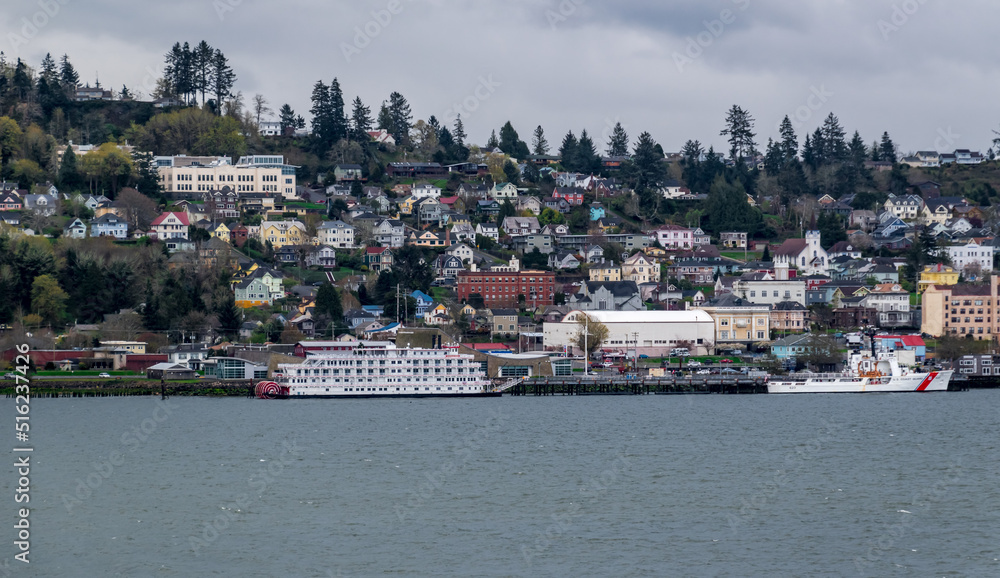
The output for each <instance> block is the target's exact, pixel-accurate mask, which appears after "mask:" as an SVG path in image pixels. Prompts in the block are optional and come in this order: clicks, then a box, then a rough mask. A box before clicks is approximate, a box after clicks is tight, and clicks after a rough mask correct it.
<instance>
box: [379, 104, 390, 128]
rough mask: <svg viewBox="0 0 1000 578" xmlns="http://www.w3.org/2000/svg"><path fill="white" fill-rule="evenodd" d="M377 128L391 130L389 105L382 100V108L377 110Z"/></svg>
mask: <svg viewBox="0 0 1000 578" xmlns="http://www.w3.org/2000/svg"><path fill="white" fill-rule="evenodd" d="M377 122H378V128H379V129H381V130H384V131H386V132H390V133H391V132H392V115H391V114H389V107H388V106H387V105H386V103H385V101H384V100H383V101H382V108H380V109H379V111H378V121H377Z"/></svg>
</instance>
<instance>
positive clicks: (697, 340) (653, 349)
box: [543, 309, 715, 357]
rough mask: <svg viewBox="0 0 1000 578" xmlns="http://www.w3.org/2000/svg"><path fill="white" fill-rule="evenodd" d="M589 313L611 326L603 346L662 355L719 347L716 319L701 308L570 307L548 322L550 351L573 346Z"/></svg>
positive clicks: (546, 342) (545, 340)
mask: <svg viewBox="0 0 1000 578" xmlns="http://www.w3.org/2000/svg"><path fill="white" fill-rule="evenodd" d="M582 315H589V316H590V318H591V319H593V320H595V321H600V322H601V323H603V324H604V325H606V326H607V328H608V339H607V341H605V342H604V344H603V345H602V346H601V349H605V350H610V351H617V350H621V351H623V352H624V351H625V350H631V349H635V348H636V342H637V341H638V351H637V354H638V355H648V356H650V357H661V356H665V355H669V353H670V350H671V349H673V348H675V347H689V348H690V349H691V353H692V354H694V355H707V354H708V353H709V352H710V351H711V350H713V349H714V348H715V321H714V320H713V319H712V316H711V315H709V314H708V313H706V312H705V311H701V310H695V309H692V310H688V311H570V312H569V313H567V314H566V316H565V317H563V319H562V321H560V322H558V323H545V325H544V329H545V333H544V337H543V344H544V346H545V349H546V350H548V351H561V350H563V349H565V348H567V347H572V346H571V342H572V341H574V340H575V338H576V335H577V333H578V331H579V325H578V324H577V321H578V319H579V318H580V316H582Z"/></svg>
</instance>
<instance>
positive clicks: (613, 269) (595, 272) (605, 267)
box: [590, 262, 622, 281]
mask: <svg viewBox="0 0 1000 578" xmlns="http://www.w3.org/2000/svg"><path fill="white" fill-rule="evenodd" d="M590 280H591V281H621V280H622V268H621V267H619V266H618V265H615V264H614V263H610V262H608V263H598V264H596V265H591V266H590Z"/></svg>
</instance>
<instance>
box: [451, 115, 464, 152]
mask: <svg viewBox="0 0 1000 578" xmlns="http://www.w3.org/2000/svg"><path fill="white" fill-rule="evenodd" d="M451 136H453V137H455V144H456V145H458V146H460V147H464V146H465V139H466V134H465V125H464V124H462V115H458V116H457V117H455V128H454V129H453V130H452V131H451Z"/></svg>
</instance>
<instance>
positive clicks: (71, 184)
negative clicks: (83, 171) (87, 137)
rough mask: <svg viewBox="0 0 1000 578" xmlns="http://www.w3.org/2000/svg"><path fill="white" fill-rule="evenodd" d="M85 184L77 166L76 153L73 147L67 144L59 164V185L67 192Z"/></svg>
mask: <svg viewBox="0 0 1000 578" xmlns="http://www.w3.org/2000/svg"><path fill="white" fill-rule="evenodd" d="M82 184H83V179H82V178H81V177H80V172H79V170H78V169H77V166H76V153H75V152H73V147H71V146H67V147H66V152H64V153H63V156H62V164H61V165H59V187H60V188H62V189H65V190H66V191H67V192H69V191H73V190H76V189H78V188H79V187H80V186H81V185H82Z"/></svg>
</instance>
